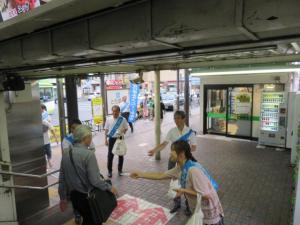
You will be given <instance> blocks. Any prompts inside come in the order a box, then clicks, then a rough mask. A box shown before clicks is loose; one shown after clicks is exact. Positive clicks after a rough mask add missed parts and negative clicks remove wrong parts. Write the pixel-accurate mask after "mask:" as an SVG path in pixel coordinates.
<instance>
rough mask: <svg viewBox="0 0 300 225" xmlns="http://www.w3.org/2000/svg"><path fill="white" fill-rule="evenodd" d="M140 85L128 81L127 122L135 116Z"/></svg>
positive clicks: (133, 119) (132, 120) (131, 120)
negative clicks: (128, 113)
mask: <svg viewBox="0 0 300 225" xmlns="http://www.w3.org/2000/svg"><path fill="white" fill-rule="evenodd" d="M139 93H140V85H139V84H133V83H130V99H129V102H130V115H129V118H128V120H129V122H134V121H135V118H136V111H137V105H138V100H139Z"/></svg>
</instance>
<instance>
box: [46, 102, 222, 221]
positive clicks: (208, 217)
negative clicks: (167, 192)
mask: <svg viewBox="0 0 300 225" xmlns="http://www.w3.org/2000/svg"><path fill="white" fill-rule="evenodd" d="M41 109H42V118H43V126H44V125H45V126H47V129H46V128H45V130H44V137H45V136H46V133H49V132H50V131H51V132H52V127H51V123H50V119H49V115H47V110H46V109H45V107H44V106H42V107H41ZM112 113H113V114H112V118H110V119H108V120H107V121H106V123H105V126H104V129H105V140H104V143H105V145H106V146H108V154H107V177H108V178H112V176H113V158H114V153H113V149H114V147H115V145H116V143H117V141H118V140H122V139H124V135H125V133H126V132H127V130H128V127H130V128H131V132H133V126H132V124H129V123H128V116H129V106H128V104H127V99H126V98H123V101H122V104H121V105H120V106H119V105H115V106H113V107H112ZM185 121H186V115H185V112H183V111H176V112H175V113H174V122H175V126H174V127H173V128H171V129H170V130H169V132H168V133H167V135H166V137H165V139H164V141H163V142H162V143H161V144H159V145H158V146H156V147H154V148H153V149H151V150H149V152H148V155H149V157H151V156H153V155H155V154H156V153H157V152H159V151H162V150H164V149H167V146H168V145H169V144H171V148H170V156H169V162H168V168H167V169H166V171H161V172H157V173H149V172H142V171H133V172H131V174H130V177H131V178H132V179H139V178H143V179H152V180H162V179H174V180H178V184H179V188H176V189H174V191H175V192H176V193H177V194H176V197H175V198H174V206H173V207H172V208H171V210H170V213H175V212H177V211H178V210H179V209H180V208H181V200H182V197H184V199H185V205H186V208H185V214H186V215H187V216H189V217H190V216H191V215H192V214H193V212H194V211H195V207H196V205H197V201H199V198H198V197H197V196H198V195H200V196H201V198H200V199H201V200H200V201H201V202H199V204H201V209H202V212H203V214H204V218H203V224H205V225H223V224H224V221H223V217H224V213H223V209H222V206H221V203H220V200H219V197H218V194H217V191H218V185H217V184H216V182H215V181H214V180H213V178H212V177H211V176H210V174H209V172H208V171H207V170H206V169H205V168H204V167H203V166H202V165H201V164H200V163H199V162H197V160H196V159H195V157H194V156H193V152H195V151H196V149H197V142H196V137H195V132H194V131H193V130H192V129H191V128H189V127H188V126H186V123H185ZM70 126H71V127H70V128H71V133H70V134H69V135H67V136H66V137H65V139H64V140H63V143H62V147H63V154H62V160H61V167H60V175H59V196H60V199H61V201H60V207H61V210H62V211H65V209H66V207H67V205H68V201H71V203H72V206H73V210H74V215H75V221H76V223H77V224H83V225H97V223H95V221H93V220H92V219H91V218H93V215H92V211H91V208H90V207H91V205H89V203H88V200H87V196H88V195H89V192H90V191H91V190H92V189H93V188H98V189H101V190H103V191H108V192H111V193H113V194H115V195H117V190H116V188H115V187H113V186H112V185H111V182H107V180H106V179H105V178H104V177H103V176H102V175H101V173H100V170H99V167H98V164H97V160H96V157H95V146H94V144H93V142H92V133H91V130H90V128H89V127H87V126H85V125H82V124H81V122H80V120H74V121H73V122H72V124H70ZM45 141H46V142H45V146H44V151H45V154H46V156H47V159H48V163H49V166H50V165H51V149H50V147H49V145H48V144H49V143H48V139H47V137H46V140H45ZM49 149H50V150H49ZM118 157H119V163H118V175H119V176H122V175H123V164H124V156H123V155H119V156H118ZM103 222H105V221H103ZM98 225H99V224H98Z"/></svg>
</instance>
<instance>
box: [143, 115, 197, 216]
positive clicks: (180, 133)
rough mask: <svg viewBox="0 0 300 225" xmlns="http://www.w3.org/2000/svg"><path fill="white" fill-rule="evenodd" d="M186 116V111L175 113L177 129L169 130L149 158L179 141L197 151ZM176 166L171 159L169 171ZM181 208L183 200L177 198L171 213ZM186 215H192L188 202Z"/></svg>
mask: <svg viewBox="0 0 300 225" xmlns="http://www.w3.org/2000/svg"><path fill="white" fill-rule="evenodd" d="M185 118H186V115H185V112H184V111H176V112H175V113H174V122H175V124H176V127H174V128H172V129H170V130H169V132H168V133H167V136H166V138H165V141H164V142H162V143H161V144H159V145H158V146H156V147H155V148H153V149H151V150H150V151H149V152H148V155H149V156H153V155H155V153H156V152H159V151H162V150H163V149H165V148H166V147H167V145H168V144H169V143H173V142H175V141H177V140H184V141H187V142H189V144H190V145H191V149H192V151H196V148H197V142H196V138H195V132H194V131H193V130H192V129H191V128H189V127H187V126H186V124H185V122H186V120H185ZM175 166H176V162H173V161H172V160H171V159H170V158H169V163H168V170H170V169H172V168H174V167H175ZM180 208H181V198H180V197H176V198H174V207H173V208H172V209H171V210H170V212H171V213H175V212H177V211H178V210H179V209H180ZM185 214H186V215H187V216H190V215H191V210H190V209H189V206H188V204H187V201H186V209H185Z"/></svg>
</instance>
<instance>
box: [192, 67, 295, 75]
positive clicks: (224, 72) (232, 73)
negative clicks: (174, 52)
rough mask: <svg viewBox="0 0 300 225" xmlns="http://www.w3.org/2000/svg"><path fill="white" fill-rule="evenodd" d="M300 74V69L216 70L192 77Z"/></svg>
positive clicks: (199, 73) (198, 73)
mask: <svg viewBox="0 0 300 225" xmlns="http://www.w3.org/2000/svg"><path fill="white" fill-rule="evenodd" d="M285 72H300V68H299V67H296V68H274V69H263V68H261V69H255V68H253V69H251V68H250V69H245V70H234V69H233V70H226V71H221V70H215V71H213V70H212V71H203V72H197V73H193V74H192V76H211V75H238V74H259V73H285Z"/></svg>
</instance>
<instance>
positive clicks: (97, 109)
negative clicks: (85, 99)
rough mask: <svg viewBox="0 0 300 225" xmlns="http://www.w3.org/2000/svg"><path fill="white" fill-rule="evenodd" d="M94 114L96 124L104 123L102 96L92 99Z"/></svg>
mask: <svg viewBox="0 0 300 225" xmlns="http://www.w3.org/2000/svg"><path fill="white" fill-rule="evenodd" d="M92 115H93V120H94V123H95V124H96V125H99V124H102V123H103V103H102V98H101V97H97V98H93V99H92Z"/></svg>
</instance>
